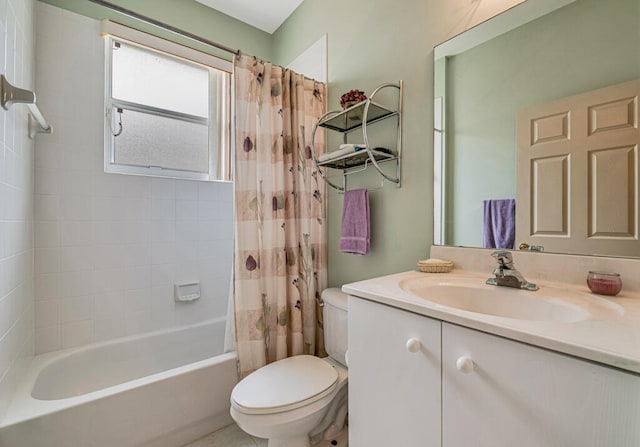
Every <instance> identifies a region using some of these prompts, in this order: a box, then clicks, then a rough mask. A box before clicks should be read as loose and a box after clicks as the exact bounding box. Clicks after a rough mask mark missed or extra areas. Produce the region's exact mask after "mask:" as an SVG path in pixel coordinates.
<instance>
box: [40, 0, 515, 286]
mask: <svg viewBox="0 0 640 447" xmlns="http://www.w3.org/2000/svg"><path fill="white" fill-rule="evenodd" d="M46 1H47V3H51V4H53V5H56V6H60V7H63V8H66V9H70V10H73V11H76V12H79V13H81V14H84V15H87V16H90V17H94V18H103V17H107V18H111V17H114V18H117V15H113V14H109V13H107V12H105V10H104V9H103V8H100V7H97V6H95V5H93V4H91V3H89V2H88V1H87V0H46ZM112 1H113V2H114V3H116V4H118V5H121V6H123V7H125V8H129V9H132V10H135V11H136V12H138V13H140V14H144V15H147V16H150V17H152V18H155V19H157V20H160V21H163V22H166V23H168V24H170V25H173V26H176V27H178V28H183V29H185V30H187V31H190V32H192V33H195V34H200V35H202V36H203V37H206V38H208V39H210V40H213V41H216V42H219V43H223V44H225V45H228V46H231V47H233V48H240V49H242V50H243V51H244V52H246V53H248V54H253V55H256V56H258V57H261V58H263V59H268V60H271V61H273V62H275V63H278V64H281V65H286V64H288V63H289V62H291V61H292V60H293V59H295V58H296V57H297V56H298V55H299V54H300V53H301V52H303V51H304V50H305V49H307V48H308V47H309V46H310V45H311V44H312V43H314V42H316V41H317V40H318V39H319V38H320V37H321V36H323V35H324V34H328V75H329V78H328V79H329V82H328V83H329V92H330V94H329V109H336V108H338V107H339V105H338V101H339V98H340V95H341V94H342V93H344V92H345V91H347V90H350V89H352V88H360V89H362V90H364V91H366V92H370V91H371V90H372V89H373V88H374V87H375V86H376V85H378V84H381V83H383V82H396V81H398V80H400V79H402V80H404V83H405V97H404V120H403V125H404V132H403V137H404V145H403V158H404V159H403V163H402V169H403V178H402V187H401V188H399V189H398V188H396V187H395V185H393V184H392V183H389V182H385V186H384V188H383V189H382V190H379V191H373V192H372V193H371V233H372V237H371V247H372V249H371V252H370V253H369V254H368V255H366V256H355V255H347V254H342V253H340V252H339V251H338V241H339V234H340V220H341V216H342V196H341V195H338V194H336V193H335V192H333V190H331V192H330V193H329V197H328V204H329V205H328V213H329V216H328V220H329V241H328V243H329V283H330V285H333V286H338V285H341V284H344V283H347V282H351V281H356V280H360V279H365V278H371V277H374V276H380V275H384V274H389V273H394V272H399V271H404V270H408V269H413V268H415V262H416V261H417V260H418V259H422V258H424V257H426V256H427V255H428V252H429V247H430V245H431V243H432V240H433V211H432V210H433V162H432V158H433V135H432V123H433V47H434V46H435V45H437V44H439V43H441V42H443V41H444V40H446V39H448V38H450V37H452V36H454V35H455V34H458V33H460V32H462V31H464V30H465V29H467V28H469V27H471V26H473V25H476V24H478V23H480V22H482V21H484V20H486V19H487V18H489V17H492V16H493V15H495V14H497V13H498V12H500V11H502V10H504V9H507V8H508V7H511V6H513V5H515V4H517V3H520V2H521V1H522V0H501V1H499V2H495V1H494V2H481V1H473V2H471V1H469V0H447V1H444V0H440V1H436V0H403V1H402V2H397V1H392V0H350V1H348V2H345V1H337V0H305V1H304V2H303V3H302V4H301V5H300V6H299V7H298V8H297V9H296V11H295V12H294V13H293V14H292V15H291V16H290V17H289V19H287V21H285V23H284V24H283V25H282V26H281V27H280V28H279V29H278V30H277V31H276V32H275V33H274V34H273V35H272V36H271V35H269V34H267V33H263V32H261V31H259V30H256V29H255V28H252V27H250V26H247V25H245V24H243V23H241V22H238V21H236V20H234V19H232V18H230V17H228V16H226V15H224V14H220V13H216V12H215V11H212V10H210V9H209V8H206V7H204V6H202V5H200V4H199V3H197V2H195V1H193V0H112ZM121 21H123V22H124V23H125V24H130V23H131V21H130V20H121ZM390 132H391V129H389V127H388V126H387V127H386V128H385V127H384V126H382V127H381V128H380V129H378V130H377V131H374V133H373V135H374V136H375V140H373V141H371V143H372V144H376V145H377V142H378V141H385V139H389V138H391V137H390V135H389V134H390ZM336 137H337V136H336ZM336 137H333V138H332V139H331V140H330V144H337V143H338V142H339V141H338V140H337V139H336ZM378 138H379V139H378ZM352 177H353V178H350V187H353V188H355V187H376V186H378V185H379V184H380V179H381V177H380V176H379V175H378V174H377V173H376V172H374V171H373V170H370V172H366V173H363V174H357V175H354V176H352Z"/></svg>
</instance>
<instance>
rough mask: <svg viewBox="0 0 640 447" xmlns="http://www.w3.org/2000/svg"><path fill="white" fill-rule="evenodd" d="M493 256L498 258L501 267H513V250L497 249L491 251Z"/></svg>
mask: <svg viewBox="0 0 640 447" xmlns="http://www.w3.org/2000/svg"><path fill="white" fill-rule="evenodd" d="M491 256H493V257H494V258H495V259H496V261H497V262H498V264H500V267H503V268H508V269H511V268H513V256H512V255H511V252H509V251H506V250H497V251H494V252H493V253H491Z"/></svg>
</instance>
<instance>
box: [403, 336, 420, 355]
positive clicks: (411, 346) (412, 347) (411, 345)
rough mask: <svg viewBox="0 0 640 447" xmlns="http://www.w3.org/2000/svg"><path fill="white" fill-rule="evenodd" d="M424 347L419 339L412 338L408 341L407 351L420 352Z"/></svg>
mask: <svg viewBox="0 0 640 447" xmlns="http://www.w3.org/2000/svg"><path fill="white" fill-rule="evenodd" d="M421 347H422V343H421V342H420V340H418V339H417V338H410V339H409V340H407V351H409V352H418V351H419V350H420V348H421Z"/></svg>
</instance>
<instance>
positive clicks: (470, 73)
mask: <svg viewBox="0 0 640 447" xmlns="http://www.w3.org/2000/svg"><path fill="white" fill-rule="evenodd" d="M639 24H640V1H639V0H608V1H606V2H603V1H600V0H579V1H576V2H575V3H571V4H569V5H567V6H565V7H563V8H561V9H558V10H556V11H554V12H552V13H551V14H548V15H546V16H544V17H541V18H539V19H537V20H534V21H533V22H530V23H529V24H527V25H525V26H522V27H520V28H517V29H516V30H513V31H511V32H508V33H506V34H504V35H502V36H499V37H497V38H495V39H492V40H491V41H489V42H486V43H484V44H482V45H479V46H477V47H475V48H473V49H471V50H468V51H466V52H464V53H461V54H459V55H456V56H453V57H450V58H448V60H447V95H448V96H447V106H448V111H449V114H448V116H447V119H448V121H447V123H448V126H447V136H448V139H447V154H448V159H447V166H448V167H449V168H450V170H448V172H447V179H448V184H447V203H448V204H450V206H449V207H448V209H447V223H448V226H447V244H448V245H462V246H472V247H481V246H482V220H483V206H482V201H483V200H484V199H499V198H513V197H515V194H516V183H515V180H516V176H515V138H516V135H515V124H516V120H515V117H516V113H517V112H518V110H520V109H523V108H526V107H529V106H532V105H535V104H540V103H544V102H547V101H550V100H553V99H557V98H562V97H566V96H571V95H575V94H578V93H583V92H586V91H589V90H594V89H597V88H601V87H605V86H608V85H613V84H618V83H621V82H625V81H629V80H633V79H637V78H640V50H638V42H640V25H639ZM516 243H517V241H516Z"/></svg>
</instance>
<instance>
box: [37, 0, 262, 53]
mask: <svg viewBox="0 0 640 447" xmlns="http://www.w3.org/2000/svg"><path fill="white" fill-rule="evenodd" d="M40 1H42V2H43V3H49V4H50V5H54V6H58V7H60V8H64V9H68V10H70V11H74V12H77V13H78V14H82V15H84V16H87V17H93V18H94V19H111V20H114V21H116V22H119V23H122V24H123V25H128V26H131V27H135V28H136V29H139V30H141V31H145V32H148V33H150V34H155V35H157V36H160V37H164V38H166V39H170V40H174V41H176V42H179V43H182V44H185V45H188V46H191V47H193V48H196V49H200V50H202V51H205V52H208V53H211V54H215V55H217V56H219V57H222V58H225V59H227V60H230V59H231V55H230V54H229V53H226V52H222V51H216V50H213V49H211V47H208V46H204V45H201V44H197V43H194V42H193V41H191V40H188V39H185V38H181V37H178V36H176V35H175V34H173V33H170V32H166V31H162V30H160V29H159V28H157V27H155V26H152V25H146V24H141V23H140V22H138V21H136V20H134V19H131V18H129V17H126V16H124V15H122V14H119V13H115V12H112V11H110V10H108V9H106V8H104V7H102V6H98V5H96V4H95V3H91V2H89V1H88V0H40ZM109 1H110V3H113V4H115V5H118V6H120V7H122V8H126V9H129V10H131V11H133V12H136V13H138V14H142V15H144V16H147V17H149V18H152V19H155V20H158V21H160V22H164V23H166V24H168V25H171V26H174V27H176V28H179V29H182V30H184V31H188V32H190V33H192V34H195V35H197V36H201V37H204V38H205V39H209V40H211V41H213V42H216V43H220V44H223V45H226V46H228V47H231V48H234V49H237V48H239V49H241V50H242V51H244V52H245V53H247V54H251V55H253V56H257V57H259V58H261V59H265V60H271V58H272V51H271V50H272V49H271V43H272V37H271V34H269V33H266V32H264V31H261V30H259V29H257V28H254V27H252V26H249V25H247V24H246V23H243V22H241V21H239V20H236V19H234V18H233V17H230V16H228V15H226V14H223V13H221V12H218V11H215V10H213V9H211V8H209V7H207V6H204V5H202V4H200V3H198V2H196V1H194V0H109Z"/></svg>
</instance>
